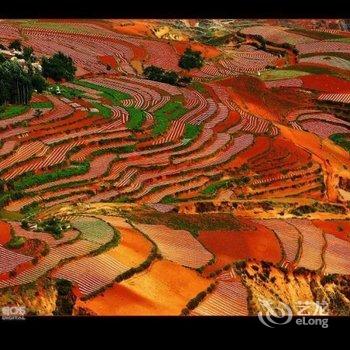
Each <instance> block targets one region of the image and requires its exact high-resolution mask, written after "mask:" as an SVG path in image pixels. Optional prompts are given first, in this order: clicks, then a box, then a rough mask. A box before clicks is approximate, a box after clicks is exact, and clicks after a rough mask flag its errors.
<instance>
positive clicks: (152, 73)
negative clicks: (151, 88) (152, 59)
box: [143, 66, 191, 86]
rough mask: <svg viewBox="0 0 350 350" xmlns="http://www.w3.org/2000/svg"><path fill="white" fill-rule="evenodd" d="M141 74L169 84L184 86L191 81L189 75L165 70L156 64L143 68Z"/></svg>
mask: <svg viewBox="0 0 350 350" xmlns="http://www.w3.org/2000/svg"><path fill="white" fill-rule="evenodd" d="M143 74H144V76H145V77H146V78H147V79H150V80H154V81H159V82H162V83H167V84H170V85H176V86H186V85H187V84H189V83H190V82H191V78H190V77H183V76H180V75H178V74H177V73H176V72H174V71H166V70H165V69H163V68H160V67H156V66H149V67H147V68H145V70H144V71H143Z"/></svg>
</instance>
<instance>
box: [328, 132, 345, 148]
mask: <svg viewBox="0 0 350 350" xmlns="http://www.w3.org/2000/svg"><path fill="white" fill-rule="evenodd" d="M329 138H330V139H331V140H332V141H333V142H334V143H336V144H337V145H338V146H340V147H342V148H344V149H345V150H346V151H348V152H350V140H347V139H346V138H345V135H344V134H333V135H331V136H330V137H329Z"/></svg>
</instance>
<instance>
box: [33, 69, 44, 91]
mask: <svg viewBox="0 0 350 350" xmlns="http://www.w3.org/2000/svg"><path fill="white" fill-rule="evenodd" d="M32 85H33V89H35V90H36V91H37V92H39V93H41V92H43V91H44V90H45V89H46V87H47V83H46V80H45V79H44V78H43V76H42V75H41V74H39V73H34V74H33V75H32Z"/></svg>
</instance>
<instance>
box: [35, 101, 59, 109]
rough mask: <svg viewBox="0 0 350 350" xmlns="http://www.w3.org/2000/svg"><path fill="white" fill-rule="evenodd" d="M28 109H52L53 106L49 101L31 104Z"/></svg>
mask: <svg viewBox="0 0 350 350" xmlns="http://www.w3.org/2000/svg"><path fill="white" fill-rule="evenodd" d="M30 107H32V108H53V104H52V102H50V101H45V102H32V103H31V104H30Z"/></svg>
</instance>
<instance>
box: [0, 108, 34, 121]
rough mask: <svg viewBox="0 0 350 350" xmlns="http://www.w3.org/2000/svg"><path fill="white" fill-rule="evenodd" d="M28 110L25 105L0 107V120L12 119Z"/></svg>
mask: <svg viewBox="0 0 350 350" xmlns="http://www.w3.org/2000/svg"><path fill="white" fill-rule="evenodd" d="M28 110H29V106H26V105H8V106H3V107H0V119H8V118H13V117H16V116H18V115H21V114H23V113H25V112H27V111H28Z"/></svg>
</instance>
